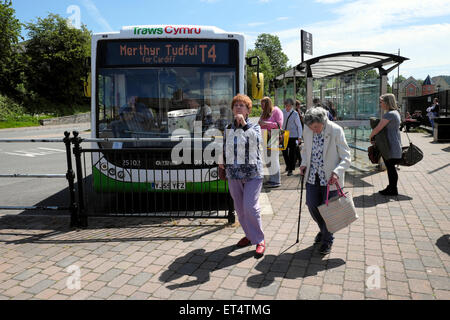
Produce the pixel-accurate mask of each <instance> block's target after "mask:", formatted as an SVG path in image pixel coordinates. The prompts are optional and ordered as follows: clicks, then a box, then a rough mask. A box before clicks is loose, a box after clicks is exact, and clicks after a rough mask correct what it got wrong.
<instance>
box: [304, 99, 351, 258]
mask: <svg viewBox="0 0 450 320" xmlns="http://www.w3.org/2000/svg"><path fill="white" fill-rule="evenodd" d="M304 121H305V130H304V132H303V141H304V147H303V148H302V164H301V167H300V174H301V175H302V176H304V178H305V179H306V205H307V206H308V209H309V212H310V213H311V216H312V218H313V219H314V221H315V222H316V223H317V225H318V226H319V229H320V232H319V233H318V234H317V236H316V238H315V241H314V243H315V244H318V243H320V244H321V245H320V248H319V252H320V253H321V254H324V255H325V254H328V253H330V251H331V246H332V245H333V240H334V237H333V234H332V233H330V232H329V231H328V229H327V226H326V224H325V221H324V220H323V218H322V216H321V215H320V212H319V210H318V207H319V206H320V205H322V204H324V203H325V201H326V197H327V186H328V185H329V186H330V190H331V191H330V193H329V197H330V198H332V197H335V196H337V187H336V183H338V184H339V185H340V186H341V187H343V186H344V179H345V170H347V169H348V168H349V167H350V162H351V155H350V148H349V146H348V144H347V141H346V139H345V135H344V130H343V129H342V127H340V126H339V125H338V124H336V123H334V122H332V121H329V120H328V115H327V111H326V110H325V109H323V108H321V107H317V108H311V109H309V110H308V111H307V112H306V114H305V116H304ZM302 187H303V186H302ZM300 205H301V204H300Z"/></svg>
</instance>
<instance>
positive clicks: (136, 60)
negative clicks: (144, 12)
mask: <svg viewBox="0 0 450 320" xmlns="http://www.w3.org/2000/svg"><path fill="white" fill-rule="evenodd" d="M99 50H100V60H101V61H102V62H103V63H102V65H103V66H124V65H166V64H170V65H229V64H230V43H229V42H209V41H205V42H196V41H188V42H186V41H183V42H177V41H165V42H161V41H158V42H157V41H111V42H106V43H103V44H102V45H100V46H99Z"/></svg>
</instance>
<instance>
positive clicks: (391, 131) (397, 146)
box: [369, 93, 402, 196]
mask: <svg viewBox="0 0 450 320" xmlns="http://www.w3.org/2000/svg"><path fill="white" fill-rule="evenodd" d="M380 107H381V109H382V110H383V111H385V112H386V113H385V114H384V115H383V118H382V119H381V121H380V123H379V124H378V125H377V126H376V127H375V128H374V129H373V130H372V133H371V134H370V137H369V139H370V141H371V143H372V144H374V143H375V142H374V141H373V138H374V137H375V135H377V134H378V133H379V132H380V131H381V130H383V129H384V128H385V127H386V137H387V141H388V143H389V154H388V155H386V158H385V157H384V156H383V161H384V163H385V165H386V169H387V174H388V179H389V185H388V186H387V187H386V189H384V190H381V191H379V193H380V194H382V195H383V196H397V195H398V189H397V182H398V173H397V169H396V168H395V165H396V164H398V163H400V161H401V159H402V140H401V137H400V130H398V128H399V126H400V119H401V118H400V113H399V112H398V106H397V101H396V100H395V96H394V95H393V94H392V93H386V94H383V95H382V96H381V97H380Z"/></svg>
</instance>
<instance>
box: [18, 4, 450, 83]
mask: <svg viewBox="0 0 450 320" xmlns="http://www.w3.org/2000/svg"><path fill="white" fill-rule="evenodd" d="M13 8H14V9H15V11H16V17H17V18H18V19H19V20H20V21H21V22H22V23H28V22H31V21H36V19H37V18H38V17H46V16H47V15H48V14H49V13H57V14H60V15H61V16H63V17H65V18H68V19H71V21H73V24H74V25H77V23H79V22H81V23H82V24H85V25H86V26H87V28H88V29H89V30H91V31H92V32H93V33H97V32H107V31H119V30H120V29H121V28H122V27H123V26H130V25H166V24H167V25H204V26H216V27H218V28H221V29H223V30H225V31H228V32H239V33H243V34H244V35H245V37H246V40H247V48H248V49H251V48H254V43H255V40H256V38H257V37H258V35H259V34H261V33H270V34H273V35H277V36H278V37H279V39H280V42H281V45H282V48H283V51H284V52H285V53H286V54H287V56H288V58H289V64H290V65H292V66H294V65H297V64H298V63H300V61H301V48H300V30H301V29H303V30H305V31H307V32H309V33H311V34H312V35H313V56H310V55H305V60H308V59H310V58H313V57H318V56H321V55H325V54H330V53H336V52H342V51H376V52H385V53H391V54H398V52H399V50H400V55H401V56H403V57H407V58H409V59H410V60H408V61H406V62H404V63H403V64H402V65H401V66H400V74H401V75H403V76H404V77H406V78H408V77H409V76H413V77H415V78H416V79H422V80H423V79H425V78H426V77H427V75H430V76H431V77H433V76H438V75H450V0H127V1H117V0H115V1H111V0H40V1H32V0H13ZM77 17H80V18H79V19H77ZM23 36H24V37H25V38H26V31H25V30H24V31H23ZM393 76H395V77H396V76H397V75H396V71H395V72H392V73H390V74H389V77H390V79H391V78H392V77H393Z"/></svg>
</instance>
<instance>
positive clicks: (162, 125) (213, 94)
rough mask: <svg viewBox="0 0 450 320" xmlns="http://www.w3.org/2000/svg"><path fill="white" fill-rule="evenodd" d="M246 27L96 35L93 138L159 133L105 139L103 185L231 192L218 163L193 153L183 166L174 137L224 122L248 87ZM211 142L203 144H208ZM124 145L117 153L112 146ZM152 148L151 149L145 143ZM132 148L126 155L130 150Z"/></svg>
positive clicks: (99, 172) (99, 162) (100, 165)
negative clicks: (197, 125) (178, 132)
mask: <svg viewBox="0 0 450 320" xmlns="http://www.w3.org/2000/svg"><path fill="white" fill-rule="evenodd" d="M245 52H246V48H245V40H244V36H243V35H242V34H238V33H229V32H225V31H223V30H220V29H218V28H216V27H209V26H170V25H156V26H155V25H153V26H130V27H124V28H122V30H121V31H120V32H109V33H102V34H94V35H93V37H92V56H91V60H92V70H91V76H92V78H91V79H92V84H91V98H92V99H91V100H92V138H153V139H154V141H139V142H114V143H111V142H99V143H95V144H94V145H93V147H94V149H95V148H100V149H103V150H105V151H104V152H101V153H98V154H97V155H94V159H93V160H94V162H93V181H94V187H95V189H96V190H97V191H104V192H110V191H119V190H120V191H145V192H181V191H183V192H194V193H196V192H197V193H199V192H205V191H214V192H219V193H220V192H222V193H223V192H227V186H226V184H225V183H224V182H223V181H220V180H219V179H218V174H217V165H211V164H206V163H203V161H201V162H200V163H199V162H198V161H196V160H193V161H192V162H191V163H190V164H183V165H179V166H176V165H174V163H173V162H172V160H171V150H172V148H173V147H174V145H175V144H176V143H175V142H171V141H170V137H171V136H172V135H173V133H174V131H175V130H177V129H180V128H182V129H185V131H186V132H189V133H190V134H191V135H193V134H194V130H195V128H194V123H195V122H196V121H201V130H202V132H205V131H206V130H209V129H214V128H216V129H219V130H223V129H224V124H226V123H230V122H231V119H232V113H231V106H230V105H231V101H232V98H233V97H234V96H235V95H236V94H237V93H245V91H246V90H245V89H246V88H245V86H246V81H245V78H246V76H245V73H246V58H245ZM204 147H205V145H204V144H203V148H204ZM111 149H114V150H117V149H122V150H123V152H124V153H122V154H121V155H120V156H113V153H110V152H106V150H110V151H111ZM144 149H145V150H144ZM124 154H125V155H126V156H124Z"/></svg>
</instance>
